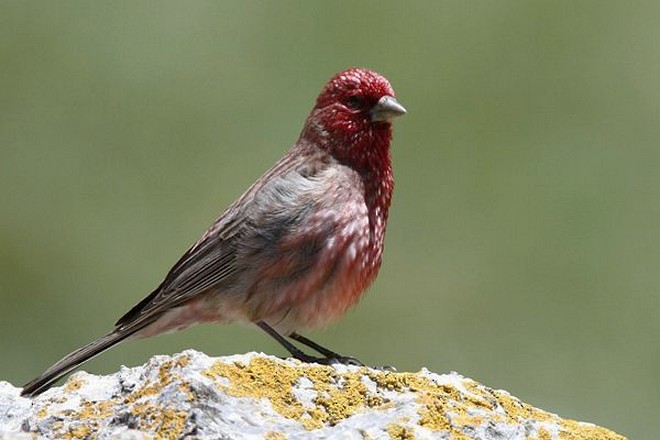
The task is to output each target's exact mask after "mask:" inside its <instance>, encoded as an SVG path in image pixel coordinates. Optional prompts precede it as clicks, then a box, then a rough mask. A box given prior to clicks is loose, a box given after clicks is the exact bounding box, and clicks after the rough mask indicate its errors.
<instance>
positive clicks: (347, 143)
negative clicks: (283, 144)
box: [302, 68, 406, 167]
mask: <svg viewBox="0 0 660 440" xmlns="http://www.w3.org/2000/svg"><path fill="white" fill-rule="evenodd" d="M405 113H406V109H405V108H404V107H403V106H402V105H401V104H399V102H398V101H397V100H396V98H395V93H394V90H393V89H392V86H391V85H390V83H389V81H387V79H385V78H384V77H383V76H381V75H380V74H378V73H376V72H374V71H372V70H367V69H359V68H351V69H347V70H344V71H343V72H339V73H338V74H336V75H335V76H334V77H332V78H331V79H330V81H328V83H327V84H326V85H325V87H324V88H323V90H322V91H321V94H320V95H319V97H318V98H317V99H316V105H315V106H314V108H313V109H312V112H311V114H310V115H309V118H308V119H307V124H306V126H305V129H304V130H303V134H302V135H303V137H306V138H307V139H308V140H310V141H313V142H315V143H316V144H318V145H319V146H321V147H322V148H326V149H328V150H329V151H330V152H331V153H332V154H333V155H334V156H335V157H336V158H337V159H339V160H341V161H346V162H349V163H351V164H352V165H355V166H359V167H362V166H366V167H369V166H370V162H372V161H373V159H375V158H376V156H381V155H383V154H385V155H387V154H389V153H388V151H389V144H390V140H391V138H392V128H391V121H392V119H394V118H396V117H398V116H402V115H404V114H405Z"/></svg>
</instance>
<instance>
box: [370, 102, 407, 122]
mask: <svg viewBox="0 0 660 440" xmlns="http://www.w3.org/2000/svg"><path fill="white" fill-rule="evenodd" d="M369 113H370V114H371V120H372V121H373V122H376V121H379V122H391V121H392V119H394V118H397V117H399V116H403V115H405V114H406V109H405V108H404V107H403V106H402V105H401V104H399V101H397V100H396V99H394V97H392V96H383V97H382V98H380V99H379V100H378V102H377V103H376V105H374V106H373V108H372V109H371V111H370V112H369Z"/></svg>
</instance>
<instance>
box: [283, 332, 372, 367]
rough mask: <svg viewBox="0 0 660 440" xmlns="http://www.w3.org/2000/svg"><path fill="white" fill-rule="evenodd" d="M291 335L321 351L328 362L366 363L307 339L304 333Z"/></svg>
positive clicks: (292, 337) (294, 338)
mask: <svg viewBox="0 0 660 440" xmlns="http://www.w3.org/2000/svg"><path fill="white" fill-rule="evenodd" d="M289 337H290V338H291V339H293V340H296V341H298V342H300V343H301V344H304V345H306V346H308V347H309V348H311V349H313V350H315V351H317V352H319V353H321V354H322V355H323V356H325V359H327V361H328V363H334V362H332V361H336V362H338V363H341V364H347V365H360V366H362V365H364V364H363V363H362V362H360V361H359V360H358V359H356V358H354V357H352V356H342V355H341V354H339V353H336V352H334V351H332V350H329V349H327V348H325V347H324V346H322V345H319V344H317V343H316V342H314V341H312V340H310V339H307V338H306V337H304V336H303V335H299V334H298V333H296V332H293V333H291V334H290V335H289Z"/></svg>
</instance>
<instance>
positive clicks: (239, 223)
mask: <svg viewBox="0 0 660 440" xmlns="http://www.w3.org/2000/svg"><path fill="white" fill-rule="evenodd" d="M298 164H299V162H298V161H295V160H294V159H290V156H285V158H283V159H282V160H281V161H280V162H278V163H277V164H276V165H275V166H274V167H273V168H272V169H271V170H270V171H269V172H268V173H267V174H266V175H265V176H264V178H262V179H260V180H259V181H258V182H257V183H255V185H253V186H252V187H251V188H250V189H248V191H246V193H245V194H244V195H243V196H242V197H241V198H239V199H238V200H237V201H236V202H235V203H234V204H232V205H231V206H230V207H229V208H227V210H225V211H224V212H223V214H222V215H221V216H220V217H219V218H218V220H217V221H216V222H215V223H214V224H213V225H212V226H211V227H210V228H209V229H208V231H207V232H206V233H205V234H204V235H203V236H202V238H200V240H199V241H198V242H197V243H195V244H194V245H193V246H191V247H190V249H188V250H187V251H186V253H185V254H184V255H183V256H182V257H181V258H180V259H179V261H178V262H177V263H176V264H175V265H174V266H173V267H172V269H171V270H170V271H169V273H168V274H167V276H166V277H165V279H164V280H163V282H162V283H161V284H160V286H159V287H158V288H157V289H156V290H154V292H152V293H151V294H150V295H149V296H147V297H146V298H144V299H143V300H142V301H141V302H140V303H138V304H137V305H136V306H135V307H133V308H132V309H131V310H130V311H129V312H128V313H126V314H125V315H124V316H123V317H122V318H120V319H119V320H118V321H117V323H116V325H117V327H123V326H128V325H130V326H133V325H136V324H137V322H136V321H141V322H146V321H152V320H153V319H155V318H156V317H157V316H159V315H160V314H161V313H162V312H164V311H165V310H168V309H170V308H172V307H176V306H178V305H180V304H182V303H184V302H186V301H188V300H189V299H191V298H193V297H194V296H196V295H198V294H200V293H203V292H205V291H209V290H211V289H213V290H216V291H218V290H220V291H223V290H227V289H228V288H229V287H232V286H235V285H237V284H238V285H240V284H241V283H244V280H242V279H241V278H242V275H243V273H244V271H247V270H251V269H253V268H254V267H255V266H258V265H259V264H260V263H267V261H264V260H271V259H276V258H278V255H277V252H275V251H273V249H274V248H275V247H277V244H278V243H279V242H280V241H282V240H283V239H285V238H286V237H288V236H290V233H291V232H293V231H295V230H296V228H298V227H299V226H300V224H301V223H304V222H303V220H304V219H305V218H306V217H307V216H308V214H309V213H310V212H311V211H313V210H314V209H315V207H316V206H317V205H318V204H319V203H321V202H320V201H319V200H320V196H321V195H323V194H324V192H327V188H325V186H327V185H328V183H327V182H326V180H324V179H320V178H318V175H319V173H322V172H323V168H319V169H316V170H312V171H310V170H309V169H307V168H306V167H300V166H298ZM338 202H339V201H338ZM331 223H332V222H331V221H330V220H329V221H328V224H326V225H325V226H324V225H319V227H318V234H317V235H316V236H312V237H309V240H310V241H311V242H318V241H319V236H327V234H329V233H330V232H331V230H332V228H333V227H334V225H333V224H331ZM313 247H314V246H309V245H307V246H303V247H302V249H305V250H306V251H307V254H309V252H313ZM306 257H310V255H306Z"/></svg>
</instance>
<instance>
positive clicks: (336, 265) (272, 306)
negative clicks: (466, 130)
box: [22, 68, 406, 396]
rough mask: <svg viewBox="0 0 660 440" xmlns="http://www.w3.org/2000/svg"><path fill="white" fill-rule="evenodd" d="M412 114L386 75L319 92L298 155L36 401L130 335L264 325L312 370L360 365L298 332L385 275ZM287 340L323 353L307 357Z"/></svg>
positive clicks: (49, 379)
mask: <svg viewBox="0 0 660 440" xmlns="http://www.w3.org/2000/svg"><path fill="white" fill-rule="evenodd" d="M405 113H406V110H405V109H404V108H403V106H401V104H399V103H398V102H397V101H396V99H395V97H394V90H392V87H391V86H390V84H389V82H388V81H387V80H386V79H385V78H384V77H382V76H381V75H379V74H378V73H376V72H373V71H370V70H366V69H356V68H353V69H348V70H346V71H343V72H340V73H338V74H337V75H335V76H334V77H333V78H332V79H330V81H329V82H328V83H327V84H326V86H325V87H324V88H323V90H322V91H321V94H320V95H319V97H318V98H317V100H316V105H315V106H314V108H313V109H312V112H311V113H310V115H309V116H308V118H307V121H306V122H305V125H304V127H303V129H302V133H301V134H300V138H299V139H298V141H297V142H296V143H295V144H294V146H293V148H291V150H289V152H288V153H287V154H286V155H285V156H284V157H283V158H282V159H281V160H280V161H279V162H277V163H276V164H275V165H274V166H273V167H272V168H271V169H270V170H269V171H268V172H266V174H264V175H263V176H262V177H261V178H259V180H257V181H256V182H255V183H254V184H253V185H252V186H251V187H250V188H249V189H248V190H247V191H246V192H245V194H243V195H242V196H241V197H240V198H239V199H238V200H236V201H235V202H234V203H232V204H231V205H230V206H229V207H228V208H227V209H226V210H225V211H224V212H223V213H222V214H221V215H220V217H218V219H217V220H216V221H215V222H214V223H213V225H211V227H210V228H209V229H208V230H207V231H206V233H204V235H202V237H201V238H200V239H199V241H197V243H195V244H194V245H193V246H192V247H191V248H190V249H188V251H186V253H185V254H184V255H183V256H182V257H181V259H179V261H178V262H177V263H176V264H175V265H174V267H172V269H171V270H170V271H169V273H168V274H167V276H166V277H165V280H164V281H163V282H162V283H161V284H160V285H159V286H158V287H157V288H156V290H154V291H153V292H152V293H151V294H150V295H149V296H147V297H146V298H144V299H143V300H142V301H140V302H139V303H138V304H137V305H136V306H135V307H133V308H132V309H131V310H129V311H128V313H126V314H125V315H124V316H123V317H121V318H120V319H119V321H117V323H116V325H115V328H114V329H113V330H112V331H111V332H110V333H108V334H107V335H105V336H103V337H102V338H100V339H98V340H96V341H93V342H91V343H89V344H87V345H85V346H84V347H82V348H79V349H78V350H76V351H74V352H73V353H71V354H69V355H67V356H65V357H64V358H63V359H62V360H60V361H59V362H57V363H56V364H55V365H53V366H52V367H50V368H49V369H48V370H46V371H45V372H44V373H43V374H42V375H41V376H39V377H37V378H36V379H34V380H33V381H31V382H29V383H28V384H26V385H25V387H24V388H23V393H22V394H23V395H29V396H33V395H36V394H38V393H40V392H42V391H43V390H45V389H46V388H48V387H49V386H50V385H52V384H53V382H55V381H56V380H57V379H59V378H60V377H61V376H63V375H65V374H66V373H68V372H69V371H71V370H73V369H74V368H76V367H78V366H79V365H80V364H82V363H83V362H85V361H87V360H89V359H90V358H92V357H93V356H95V355H97V354H99V353H101V352H103V351H104V350H107V349H108V348H110V347H112V346H114V345H115V344H118V343H119V342H122V341H124V340H126V339H138V338H145V337H148V336H153V335H157V334H160V333H164V332H168V331H174V330H181V329H184V328H186V327H189V326H190V325H193V324H197V323H201V322H223V323H224V322H244V323H254V324H256V325H257V326H259V327H260V328H261V329H263V330H265V331H266V332H267V333H268V334H270V335H271V336H273V337H274V338H275V339H276V340H277V341H278V342H280V343H281V344H282V345H283V346H284V347H285V348H286V349H287V350H288V351H289V352H290V353H291V354H292V355H293V356H294V357H296V358H298V359H300V360H302V361H306V362H323V363H331V362H359V361H357V360H355V359H354V358H350V357H343V356H340V355H339V354H337V353H335V352H333V351H331V350H328V349H326V348H324V347H322V346H320V345H318V344H316V343H314V342H312V341H310V340H309V339H307V338H305V337H303V336H301V335H300V334H298V333H297V332H298V331H300V330H307V329H312V328H315V327H319V326H323V325H325V324H328V323H329V322H331V321H334V320H335V319H337V318H339V317H340V316H341V315H342V314H343V313H344V312H346V310H347V309H348V308H349V307H351V306H353V305H355V303H356V302H357V301H358V299H359V298H360V296H361V295H362V293H363V292H364V291H365V289H366V288H367V287H368V286H369V285H370V284H371V282H372V281H373V280H374V278H375V277H376V274H377V272H378V269H379V268H380V264H381V255H382V252H383V239H384V237H385V226H386V224H387V215H388V209H389V207H390V199H391V196H392V187H393V185H394V180H393V177H392V166H391V160H390V149H389V147H390V140H391V138H392V128H391V124H390V122H391V120H392V119H393V118H395V117H397V116H401V115H403V114H405ZM286 337H289V338H291V339H293V340H296V341H298V342H300V343H302V344H304V345H307V346H308V347H311V348H313V349H314V350H316V351H317V352H319V353H320V354H322V355H323V356H322V357H314V356H310V355H307V354H305V353H304V352H302V351H301V350H300V349H298V348H297V347H296V346H295V345H293V344H292V343H291V342H290V341H289V340H288V339H286Z"/></svg>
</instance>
